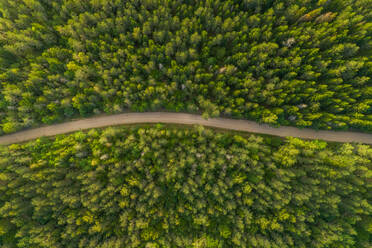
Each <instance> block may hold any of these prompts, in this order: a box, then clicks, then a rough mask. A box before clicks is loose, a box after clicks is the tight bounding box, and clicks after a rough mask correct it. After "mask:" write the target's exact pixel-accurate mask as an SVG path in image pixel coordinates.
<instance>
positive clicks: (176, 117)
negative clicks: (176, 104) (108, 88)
mask: <svg viewBox="0 0 372 248" xmlns="http://www.w3.org/2000/svg"><path fill="white" fill-rule="evenodd" d="M139 123H174V124H186V125H191V124H199V125H203V126H209V127H216V128H223V129H229V130H236V131H245V132H251V133H259V134H269V135H275V136H280V137H288V136H291V137H298V138H304V139H319V140H325V141H335V142H357V143H365V144H372V134H367V133H358V132H343V131H316V130H313V129H308V128H304V129H299V128H295V127H287V126H282V127H279V128H275V127H270V126H269V125H266V124H264V125H262V124H258V123H256V122H253V121H248V120H235V119H226V118H210V119H208V120H206V119H203V118H202V117H201V116H200V115H194V114H185V113H168V112H146V113H125V114H117V115H108V116H96V117H92V118H87V119H81V120H75V121H69V122H65V123H61V124H55V125H50V126H45V127H40V128H35V129H29V130H25V131H20V132H17V133H13V134H9V135H4V136H0V145H9V144H13V143H19V142H24V141H28V140H33V139H36V138H39V137H42V136H54V135H57V134H63V133H70V132H74V131H79V130H84V129H89V128H99V127H106V126H115V125H122V124H139Z"/></svg>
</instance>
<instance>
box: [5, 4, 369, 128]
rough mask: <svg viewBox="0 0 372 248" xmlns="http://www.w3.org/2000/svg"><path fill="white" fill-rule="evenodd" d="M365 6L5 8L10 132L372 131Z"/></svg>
mask: <svg viewBox="0 0 372 248" xmlns="http://www.w3.org/2000/svg"><path fill="white" fill-rule="evenodd" d="M371 13H372V7H371V4H370V1H365V0H353V1H352V0H332V1H331V0H329V1H324V0H320V1H308V0H306V1H299V0H291V1H288V0H279V1H271V0H270V1H269V0H227V1H221V0H215V1H209V0H208V1H196V0H189V1H168V0H126V1H124V0H115V1H108V0H92V1H77V0H54V1H47V0H32V1H31V0H17V1H16V0H2V1H0V68H1V70H0V134H1V133H9V132H14V131H15V130H19V129H21V128H25V127H30V126H37V125H40V124H42V123H53V122H57V121H61V120H63V119H65V118H71V117H77V116H88V115H92V114H99V113H102V112H107V113H117V112H121V111H123V110H130V111H148V110H156V109H165V110H172V111H192V112H201V113H204V114H203V116H204V117H206V118H207V117H213V116H218V115H232V116H234V117H239V118H247V119H252V120H256V121H259V122H265V123H270V124H274V125H277V124H283V125H296V126H301V127H304V126H310V127H314V128H321V129H349V128H351V129H360V130H366V131H371V130H372V117H371V116H372V107H371V106H372V101H371V99H372V79H371V71H372V62H371V58H372V53H371V51H372V49H371V44H372V43H371V42H372V41H371V37H372V25H371Z"/></svg>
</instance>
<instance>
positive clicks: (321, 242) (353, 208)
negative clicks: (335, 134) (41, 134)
mask: <svg viewBox="0 0 372 248" xmlns="http://www.w3.org/2000/svg"><path fill="white" fill-rule="evenodd" d="M10 154H11V156H10ZM371 171H372V149H371V147H370V146H367V145H362V144H359V145H357V144H336V143H326V142H322V141H304V140H300V139H296V138H290V139H279V138H271V137H268V136H265V137H262V136H257V135H251V136H249V135H246V136H241V135H239V134H238V133H230V132H226V133H225V132H217V131H213V130H211V129H205V128H203V127H200V126H197V127H194V128H178V127H175V126H166V125H165V126H163V125H155V126H154V125H146V126H141V127H114V128H106V129H93V130H90V131H87V132H76V133H73V134H70V135H59V136H56V137H55V138H43V139H38V140H35V141H32V142H28V143H23V144H14V145H10V146H7V147H5V146H3V147H0V246H1V247H22V248H30V247H38V248H43V247H45V248H51V247H69V248H75V247H81V248H89V247H91V248H104V247H105V248H121V247H128V248H129V247H146V248H149V247H159V248H160V247H209V248H212V247H221V248H222V247H260V248H262V247H273V248H275V247H277V248H285V247H296V248H298V247H304V248H305V247H306V248H311V247H314V248H315V247H316V248H321V247H324V248H336V247H350V248H351V247H365V248H367V247H371V244H372V243H371V241H372V218H371V216H372V206H371V201H372V197H371V186H372V185H371V176H372V175H371Z"/></svg>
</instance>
